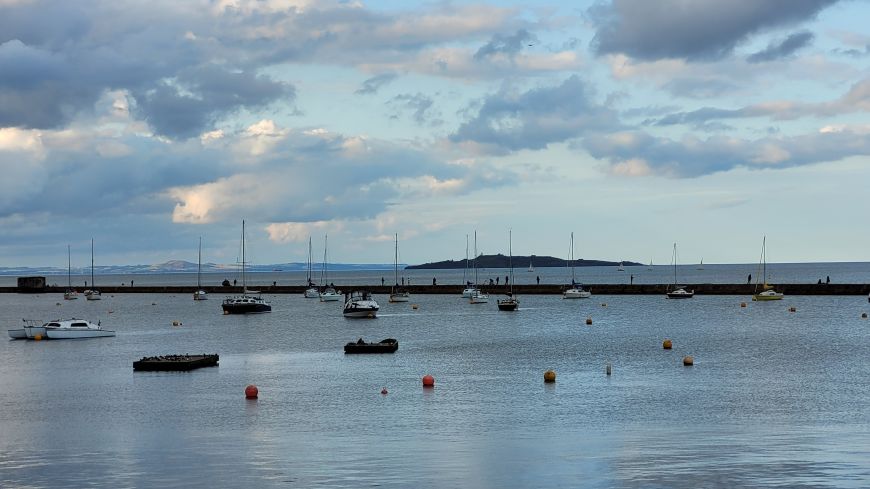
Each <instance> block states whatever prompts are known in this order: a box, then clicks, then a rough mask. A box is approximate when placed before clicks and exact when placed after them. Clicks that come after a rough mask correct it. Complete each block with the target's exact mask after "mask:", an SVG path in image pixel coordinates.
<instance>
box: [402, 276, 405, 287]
mask: <svg viewBox="0 0 870 489" xmlns="http://www.w3.org/2000/svg"><path fill="white" fill-rule="evenodd" d="M402 285H405V277H402Z"/></svg>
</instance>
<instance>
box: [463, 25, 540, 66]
mask: <svg viewBox="0 0 870 489" xmlns="http://www.w3.org/2000/svg"><path fill="white" fill-rule="evenodd" d="M537 40H538V39H537V38H536V37H535V35H534V34H532V33H530V32H528V31H527V30H525V29H520V30H518V31H517V32H516V33H514V34H513V35H511V36H504V35H501V34H496V35H494V36H493V37H492V39H490V41H489V42H488V43H486V44H484V45H483V46H481V47H480V49H478V50H477V52H476V53H474V59H475V60H477V61H481V60H485V59H487V58H494V57H506V58H508V59H513V58H514V57H515V56H516V55H517V54H518V53H519V52H520V51H522V50H523V49H524V48H525V47H526V46H527V45H529V44H533V43H535V42H537Z"/></svg>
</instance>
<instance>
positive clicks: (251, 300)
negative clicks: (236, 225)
mask: <svg viewBox="0 0 870 489" xmlns="http://www.w3.org/2000/svg"><path fill="white" fill-rule="evenodd" d="M248 294H251V295H248ZM254 294H259V292H254V291H249V290H248V288H247V282H246V278H245V221H244V220H243V221H242V295H239V296H236V297H227V298H226V299H224V301H223V302H222V303H221V309H222V310H223V312H224V314H257V313H263V312H271V311H272V305H271V304H269V303H268V302H266V301H265V300H263V298H262V297H260V296H259V295H254Z"/></svg>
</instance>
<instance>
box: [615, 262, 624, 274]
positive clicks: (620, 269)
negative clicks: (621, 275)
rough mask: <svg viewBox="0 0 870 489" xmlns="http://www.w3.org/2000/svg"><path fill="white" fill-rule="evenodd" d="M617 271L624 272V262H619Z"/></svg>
mask: <svg viewBox="0 0 870 489" xmlns="http://www.w3.org/2000/svg"><path fill="white" fill-rule="evenodd" d="M616 271H617V272H624V271H625V265H623V264H622V262H619V265H618V266H617V267H616Z"/></svg>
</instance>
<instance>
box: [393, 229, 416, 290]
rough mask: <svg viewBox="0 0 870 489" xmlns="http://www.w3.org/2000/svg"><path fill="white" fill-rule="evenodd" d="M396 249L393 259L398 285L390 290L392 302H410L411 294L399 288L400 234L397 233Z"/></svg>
mask: <svg viewBox="0 0 870 489" xmlns="http://www.w3.org/2000/svg"><path fill="white" fill-rule="evenodd" d="M395 249H396V252H395V256H394V258H393V268H394V270H395V271H396V285H394V286H393V287H392V290H390V302H408V301H410V300H411V293H410V292H408V291H407V290H405V289H404V288H400V287H399V233H396V248H395ZM403 282H404V279H403Z"/></svg>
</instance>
